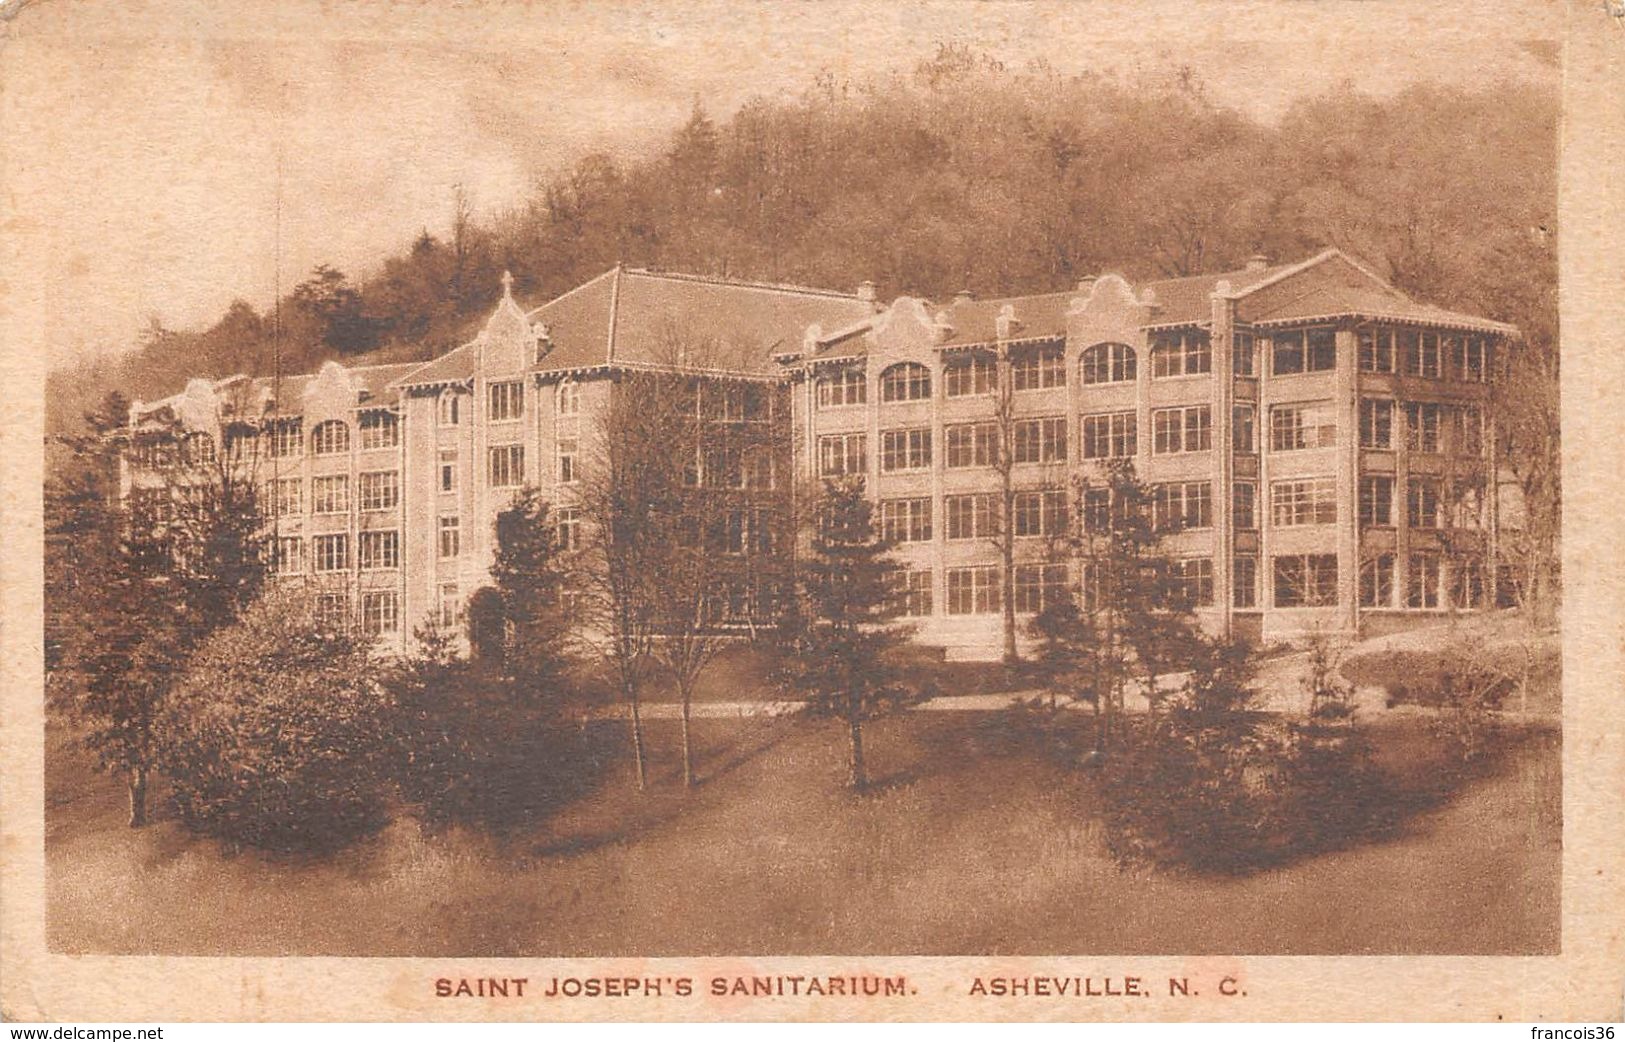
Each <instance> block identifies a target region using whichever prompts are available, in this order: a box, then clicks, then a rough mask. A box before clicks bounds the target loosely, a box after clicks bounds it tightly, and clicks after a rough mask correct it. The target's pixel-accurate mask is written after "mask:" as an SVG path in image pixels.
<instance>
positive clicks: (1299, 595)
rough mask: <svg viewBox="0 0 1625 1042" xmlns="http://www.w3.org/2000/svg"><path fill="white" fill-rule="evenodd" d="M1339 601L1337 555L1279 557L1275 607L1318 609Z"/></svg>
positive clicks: (1276, 573)
mask: <svg viewBox="0 0 1625 1042" xmlns="http://www.w3.org/2000/svg"><path fill="white" fill-rule="evenodd" d="M1336 603H1337V555H1336V554H1287V555H1284V556H1278V557H1276V558H1275V606H1276V607H1277V608H1316V607H1323V606H1326V605H1331V604H1336Z"/></svg>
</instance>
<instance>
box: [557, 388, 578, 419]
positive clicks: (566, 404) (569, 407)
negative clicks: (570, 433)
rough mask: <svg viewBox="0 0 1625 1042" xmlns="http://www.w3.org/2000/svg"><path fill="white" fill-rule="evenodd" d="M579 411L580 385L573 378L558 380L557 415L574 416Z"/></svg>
mask: <svg viewBox="0 0 1625 1042" xmlns="http://www.w3.org/2000/svg"><path fill="white" fill-rule="evenodd" d="M580 412H581V385H580V384H579V383H577V382H575V381H574V380H561V381H559V415H560V416H575V415H577V414H578V413H580Z"/></svg>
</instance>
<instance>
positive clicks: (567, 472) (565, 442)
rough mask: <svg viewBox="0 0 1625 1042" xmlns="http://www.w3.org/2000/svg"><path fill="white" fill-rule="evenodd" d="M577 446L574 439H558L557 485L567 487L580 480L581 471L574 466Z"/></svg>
mask: <svg viewBox="0 0 1625 1042" xmlns="http://www.w3.org/2000/svg"><path fill="white" fill-rule="evenodd" d="M579 446H580V443H579V442H578V441H577V440H576V439H575V438H560V439H559V442H558V454H559V484H561V485H569V484H572V483H574V482H577V481H580V480H581V471H580V470H579V469H578V467H577V465H576V459H577V453H578V452H579Z"/></svg>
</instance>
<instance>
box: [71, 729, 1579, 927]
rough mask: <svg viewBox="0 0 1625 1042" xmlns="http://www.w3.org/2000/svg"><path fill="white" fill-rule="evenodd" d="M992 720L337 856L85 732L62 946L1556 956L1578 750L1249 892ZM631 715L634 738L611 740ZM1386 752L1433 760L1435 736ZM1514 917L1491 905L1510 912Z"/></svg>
mask: <svg viewBox="0 0 1625 1042" xmlns="http://www.w3.org/2000/svg"><path fill="white" fill-rule="evenodd" d="M998 721H999V717H998V716H997V715H995V714H986V713H975V712H956V713H915V714H909V715H906V716H904V717H900V718H896V719H892V720H889V721H885V722H882V723H880V724H878V725H876V726H874V727H872V728H871V729H870V732H869V735H870V741H869V754H870V761H871V764H872V765H873V769H874V772H875V777H876V778H878V779H879V780H880V784H879V785H878V786H877V791H875V792H874V793H872V794H870V795H866V796H863V797H856V796H853V795H851V794H849V793H847V792H845V791H844V790H843V789H842V787H841V786H842V782H843V780H844V772H845V761H844V755H845V753H844V745H843V740H844V736H843V734H842V733H841V731H840V730H839V729H838V728H837V727H836V726H835V725H833V724H830V723H813V722H809V721H805V720H801V719H795V718H778V719H744V720H704V721H700V722H698V723H697V724H696V732H697V738H698V740H699V742H700V748H701V761H700V765H701V773H702V775H703V784H702V785H701V786H700V787H699V788H697V789H696V790H694V791H692V792H686V793H685V792H684V791H682V789H681V786H680V784H679V782H678V781H677V780H676V772H677V766H678V765H677V762H676V756H675V748H676V737H677V732H676V727H675V725H674V723H672V722H670V721H656V722H653V723H652V724H651V743H652V746H653V751H654V759H655V773H654V776H653V784H652V788H651V791H650V792H648V793H646V794H643V795H639V794H638V793H637V792H636V791H634V789H633V786H632V783H631V779H630V771H629V769H628V768H627V767H626V766H625V765H623V764H619V763H617V764H613V765H610V766H608V767H607V768H606V773H605V775H604V777H603V778H602V780H601V782H600V784H599V785H598V787H597V788H596V790H595V791H594V792H593V793H592V794H591V795H589V796H588V797H587V798H584V799H582V800H579V801H577V802H575V803H573V804H570V805H568V806H566V807H565V808H564V810H563V811H562V812H561V813H560V814H558V815H557V816H556V817H555V818H554V819H553V820H551V821H550V822H549V824H548V825H547V826H546V827H545V828H544V829H543V830H541V831H538V832H535V833H532V834H526V835H524V836H521V837H517V838H515V839H512V840H510V841H508V842H506V843H503V844H499V843H497V842H496V841H494V840H491V839H489V838H487V837H483V836H480V835H473V834H469V833H462V832H453V833H449V834H442V835H432V836H431V835H424V834H422V833H421V832H420V831H419V830H418V829H417V827H416V826H415V825H413V824H411V823H410V822H397V823H396V824H394V825H392V826H390V827H389V829H387V830H386V831H385V832H384V833H382V834H380V835H379V836H377V837H375V838H374V839H372V840H369V841H368V842H367V843H365V844H364V845H363V846H362V847H360V848H359V849H355V850H352V851H349V852H346V853H345V854H343V855H341V856H340V857H339V858H337V859H336V860H334V861H331V862H328V863H323V864H300V863H293V862H286V861H274V860H268V859H265V858H263V857H260V856H258V855H252V854H243V855H239V856H236V857H225V856H223V855H222V854H221V853H220V852H219V849H218V848H217V847H216V846H215V845H214V844H213V843H211V842H209V841H205V840H198V839H194V838H191V837H189V836H188V835H186V834H185V833H184V832H182V831H181V830H180V829H179V828H178V827H177V826H176V825H175V824H174V823H172V822H168V821H160V822H158V823H157V824H155V825H153V826H151V827H149V828H147V829H144V830H139V831H132V830H130V829H128V828H126V827H124V824H123V812H124V808H123V806H122V799H121V796H122V794H121V791H120V790H119V788H118V786H117V785H116V784H114V783H113V782H111V781H109V780H108V779H106V778H104V777H102V776H100V775H96V774H94V773H93V772H92V771H91V770H90V769H89V766H88V761H87V760H86V758H85V757H84V755H83V754H82V753H81V752H79V751H78V750H77V747H76V746H74V745H73V744H72V743H71V742H69V741H67V740H66V737H65V736H64V735H63V734H61V733H60V732H57V731H54V730H53V733H52V735H51V737H50V741H49V742H48V767H47V817H46V824H47V836H46V851H47V866H48V880H49V894H50V900H49V908H48V937H49V941H50V944H51V947H52V948H53V949H55V950H58V951H65V952H119V953H155V954H156V953H165V954H266V955H269V954H310V955H487V956H498V955H512V956H549V955H557V956H589V955H643V956H657V955H703V954H721V953H737V954H769V953H787V954H795V953H865V954H882V953H895V954H995V953H998V954H1006V953H1028V954H1067V953H1099V954H1109V953H1159V952H1169V953H1191V954H1207V953H1250V954H1265V953H1280V954H1287V953H1301V954H1323V953H1367V952H1370V953H1429V954H1446V953H1448V954H1488V953H1551V952H1556V951H1557V949H1558V941H1559V937H1558V911H1559V875H1560V867H1561V847H1560V844H1561V822H1560V814H1561V808H1560V740H1559V737H1558V736H1557V734H1556V733H1555V732H1554V731H1551V730H1541V729H1533V728H1531V729H1525V730H1523V731H1521V732H1520V733H1519V735H1518V736H1517V737H1516V738H1515V739H1513V741H1512V742H1511V744H1510V747H1509V750H1508V752H1507V754H1506V756H1505V757H1504V758H1503V760H1502V761H1501V762H1500V764H1499V765H1498V766H1497V768H1496V769H1495V770H1494V771H1493V772H1491V773H1489V774H1488V775H1487V776H1485V777H1483V778H1480V779H1478V780H1476V781H1474V782H1472V783H1470V784H1469V785H1468V786H1467V787H1466V788H1464V789H1463V790H1462V791H1461V792H1460V793H1459V794H1458V795H1457V796H1456V798H1454V799H1453V800H1452V801H1451V802H1449V803H1448V804H1445V805H1444V806H1442V807H1440V808H1438V809H1435V810H1433V811H1429V812H1427V813H1424V814H1421V815H1419V816H1417V817H1415V818H1413V819H1411V821H1410V823H1409V826H1408V828H1407V830H1406V831H1405V832H1404V833H1403V834H1402V835H1400V836H1397V837H1395V838H1393V839H1391V840H1388V841H1385V842H1382V843H1379V844H1374V845H1371V846H1367V847H1363V848H1360V849H1356V850H1351V851H1346V852H1343V853H1340V854H1335V855H1328V856H1323V857H1319V858H1315V859H1312V860H1309V861H1305V862H1300V863H1298V864H1295V865H1292V866H1289V867H1286V868H1281V869H1277V870H1271V871H1268V872H1264V873H1261V874H1258V875H1255V876H1252V877H1248V878H1243V879H1206V878H1193V877H1189V876H1182V875H1178V874H1173V873H1164V872H1153V871H1149V870H1145V869H1123V868H1120V867H1118V866H1117V865H1116V864H1114V863H1113V862H1112V861H1111V860H1110V858H1109V857H1108V856H1107V855H1106V854H1105V852H1104V848H1103V842H1102V836H1101V835H1100V831H1099V827H1098V826H1097V825H1096V824H1095V816H1094V813H1093V807H1092V801H1093V800H1094V795H1093V793H1092V788H1093V786H1092V783H1091V781H1090V779H1089V777H1088V776H1087V775H1086V774H1080V773H1078V772H1068V771H1064V770H1062V769H1060V768H1058V767H1056V766H1053V765H1052V764H1050V763H1048V762H1046V761H1044V760H1042V759H1040V758H1037V757H1035V756H1033V755H1032V754H1030V753H1026V752H1023V751H1021V750H1013V749H1010V748H1008V747H1007V745H1008V743H1006V742H1004V741H1003V740H1002V739H1001V734H1000V728H999V726H998ZM605 726H614V725H605ZM1374 726H1375V727H1377V728H1378V733H1379V738H1380V747H1381V749H1382V750H1383V755H1384V756H1385V757H1387V758H1388V759H1389V760H1390V762H1392V763H1394V764H1396V765H1401V766H1403V765H1406V764H1409V765H1411V767H1412V769H1415V770H1421V769H1424V768H1423V767H1422V766H1421V761H1420V760H1419V759H1418V758H1417V757H1416V755H1415V750H1416V749H1417V748H1418V747H1419V746H1420V745H1421V744H1422V742H1423V736H1422V731H1421V728H1422V724H1421V722H1420V721H1419V720H1418V719H1416V718H1414V717H1408V718H1407V717H1400V718H1397V719H1387V720H1383V721H1381V722H1379V723H1377V724H1376V725H1374ZM1488 909H1494V910H1495V911H1494V914H1485V911H1486V910H1488Z"/></svg>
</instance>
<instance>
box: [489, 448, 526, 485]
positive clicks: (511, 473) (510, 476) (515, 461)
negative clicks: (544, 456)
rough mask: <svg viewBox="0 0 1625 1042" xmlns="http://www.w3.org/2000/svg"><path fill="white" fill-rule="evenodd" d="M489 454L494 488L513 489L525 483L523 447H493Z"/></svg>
mask: <svg viewBox="0 0 1625 1042" xmlns="http://www.w3.org/2000/svg"><path fill="white" fill-rule="evenodd" d="M489 452H490V468H491V485H492V486H493V487H495V488H512V487H514V486H517V485H523V484H524V483H525V447H524V446H523V445H492V446H491V448H490V449H489Z"/></svg>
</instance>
